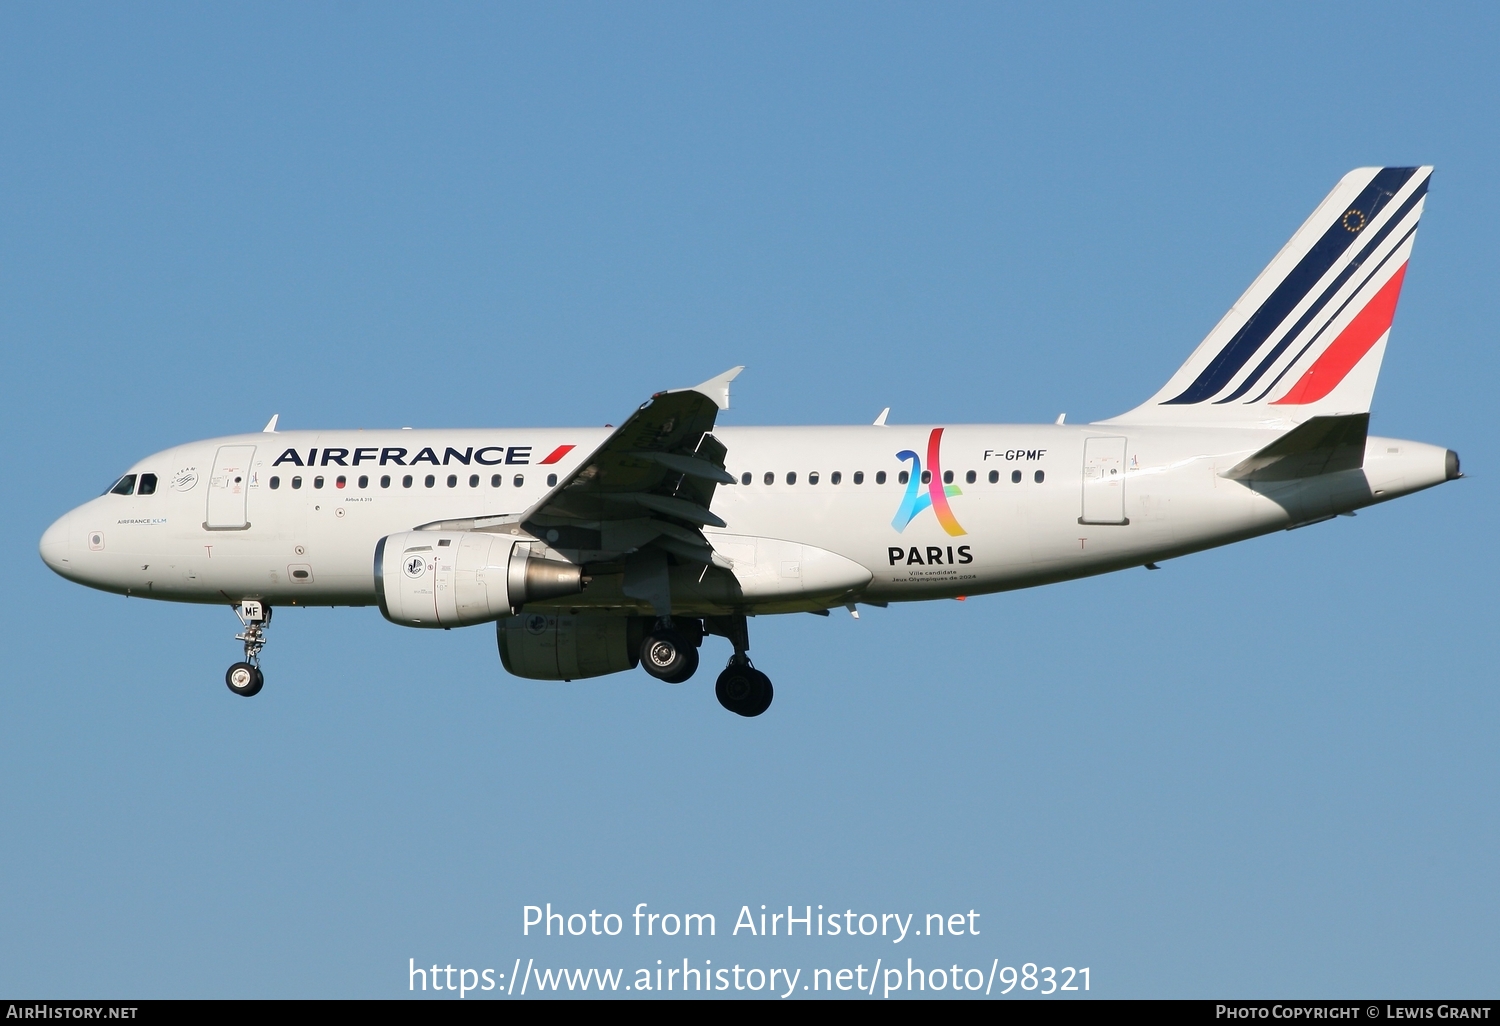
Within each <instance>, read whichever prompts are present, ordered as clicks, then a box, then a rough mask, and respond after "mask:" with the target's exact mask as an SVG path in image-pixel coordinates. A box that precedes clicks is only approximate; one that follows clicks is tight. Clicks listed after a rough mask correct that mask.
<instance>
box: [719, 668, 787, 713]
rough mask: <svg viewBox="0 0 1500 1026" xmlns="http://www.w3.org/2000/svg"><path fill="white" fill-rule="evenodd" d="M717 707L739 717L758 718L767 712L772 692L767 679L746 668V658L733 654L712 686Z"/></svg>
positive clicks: (768, 678) (773, 693)
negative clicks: (717, 703) (718, 705)
mask: <svg viewBox="0 0 1500 1026" xmlns="http://www.w3.org/2000/svg"><path fill="white" fill-rule="evenodd" d="M714 694H715V695H717V696H718V698H719V704H720V705H722V706H723V707H724V708H726V709H728V710H729V711H730V712H732V713H739V714H740V715H741V716H759V715H760V714H761V713H763V712H765V711H766V710H767V709H769V708H771V699H772V698H774V697H775V696H776V689H775V688H773V687H771V678H770V677H767V676H766V675H765V674H764V673H761V672H760V671H759V670H757V669H756V668H755V667H753V666H751V665H750V657H749V656H747V655H743V654H741V653H739V652H736V653H735V654H734V655H733V656H731V657H730V659H729V665H728V666H726V667H725V668H724V672H723V673H721V674H719V680H718V682H717V683H716V684H714Z"/></svg>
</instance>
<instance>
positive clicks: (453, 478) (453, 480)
mask: <svg viewBox="0 0 1500 1026" xmlns="http://www.w3.org/2000/svg"><path fill="white" fill-rule="evenodd" d="M448 487H449V488H457V487H458V475H457V474H449V475H448Z"/></svg>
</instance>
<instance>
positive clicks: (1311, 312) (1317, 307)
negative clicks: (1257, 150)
mask: <svg viewBox="0 0 1500 1026" xmlns="http://www.w3.org/2000/svg"><path fill="white" fill-rule="evenodd" d="M1425 195H1427V182H1425V181H1424V182H1423V183H1422V184H1421V185H1419V186H1417V187H1416V189H1415V190H1413V191H1412V194H1411V195H1410V196H1409V197H1407V200H1406V202H1405V203H1403V204H1402V205H1401V209H1400V210H1398V211H1396V214H1395V216H1394V217H1392V218H1391V219H1390V220H1388V221H1386V223H1385V224H1384V225H1382V226H1381V229H1380V231H1378V232H1376V233H1375V235H1374V237H1373V238H1371V239H1370V241H1369V243H1367V244H1366V245H1365V248H1364V249H1363V250H1362V251H1361V252H1360V254H1359V255H1358V256H1356V257H1355V258H1354V259H1353V260H1352V261H1350V262H1349V266H1348V267H1346V268H1344V270H1343V271H1342V272H1340V274H1339V276H1338V277H1337V278H1335V279H1334V281H1333V283H1332V284H1331V285H1329V286H1328V288H1327V289H1325V290H1324V292H1323V294H1322V295H1321V296H1319V297H1318V301H1317V302H1316V303H1314V304H1313V305H1312V306H1310V307H1308V308H1307V312H1306V313H1304V314H1303V315H1302V317H1301V319H1299V320H1298V321H1297V324H1296V326H1295V327H1293V328H1292V330H1291V331H1289V332H1287V333H1286V335H1284V336H1283V337H1282V339H1281V341H1280V342H1278V343H1276V345H1275V346H1273V347H1272V348H1271V351H1270V353H1268V354H1266V358H1265V359H1264V360H1262V361H1261V362H1260V366H1259V367H1257V368H1255V371H1254V373H1252V374H1251V375H1250V376H1249V377H1247V378H1246V379H1245V380H1244V381H1242V382H1240V384H1239V387H1238V388H1236V389H1235V390H1234V391H1233V392H1231V393H1230V394H1229V395H1227V396H1225V397H1224V398H1223V399H1220V400H1218V402H1219V403H1231V402H1234V401H1235V400H1236V399H1238V398H1239V397H1240V396H1242V395H1244V394H1245V393H1246V392H1248V391H1250V389H1252V388H1254V387H1255V383H1256V382H1257V381H1259V380H1260V379H1261V377H1262V376H1263V375H1264V374H1265V373H1266V371H1268V370H1270V369H1271V365H1272V364H1273V363H1275V362H1276V358H1277V357H1278V356H1280V355H1281V354H1282V353H1284V352H1286V348H1287V346H1289V345H1291V344H1292V343H1293V342H1294V341H1296V339H1297V336H1298V335H1300V334H1302V331H1303V329H1305V328H1306V327H1307V325H1308V324H1309V323H1310V322H1311V321H1312V319H1313V318H1314V317H1316V316H1317V315H1318V313H1319V312H1320V311H1322V309H1323V308H1324V307H1325V306H1327V305H1328V303H1329V301H1330V300H1331V299H1333V297H1334V294H1335V293H1337V292H1338V290H1339V289H1341V288H1343V287H1344V283H1345V282H1347V281H1348V280H1349V279H1350V278H1351V277H1353V276H1354V274H1355V272H1356V271H1358V270H1359V269H1360V267H1362V266H1363V265H1364V262H1365V261H1366V260H1368V259H1369V258H1370V254H1371V253H1374V252H1375V249H1376V248H1377V247H1378V246H1379V245H1380V244H1381V243H1382V242H1384V241H1385V240H1386V237H1387V236H1389V235H1390V234H1391V232H1393V231H1395V229H1396V226H1397V225H1398V224H1400V223H1401V222H1402V221H1404V220H1405V219H1406V215H1407V214H1409V213H1411V209H1412V207H1414V206H1416V205H1417V203H1418V202H1420V201H1421V199H1422V197H1423V196H1425Z"/></svg>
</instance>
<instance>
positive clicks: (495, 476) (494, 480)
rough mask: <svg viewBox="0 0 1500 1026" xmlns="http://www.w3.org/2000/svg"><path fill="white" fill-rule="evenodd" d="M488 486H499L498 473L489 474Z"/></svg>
mask: <svg viewBox="0 0 1500 1026" xmlns="http://www.w3.org/2000/svg"><path fill="white" fill-rule="evenodd" d="M490 487H491V488H499V487H500V475H499V474H493V475H491V477H490Z"/></svg>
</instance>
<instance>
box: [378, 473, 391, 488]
mask: <svg viewBox="0 0 1500 1026" xmlns="http://www.w3.org/2000/svg"><path fill="white" fill-rule="evenodd" d="M390 486H391V475H389V474H381V475H380V487H382V488H389V487H390Z"/></svg>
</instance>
